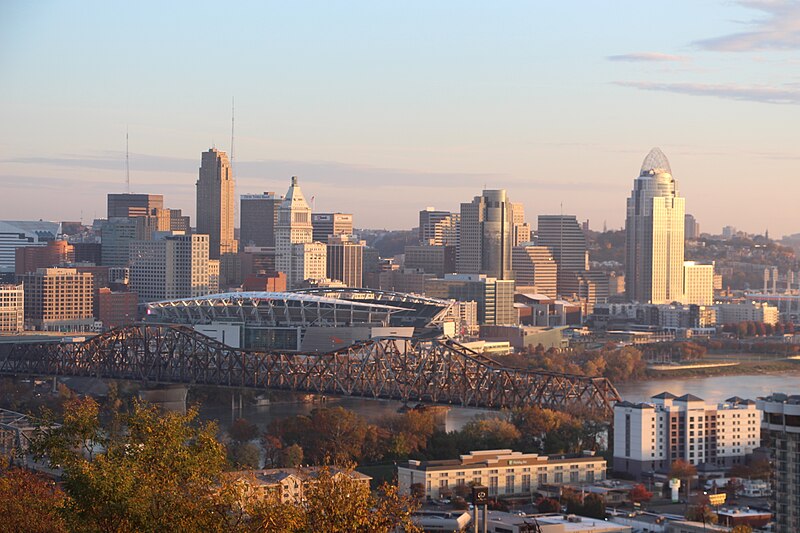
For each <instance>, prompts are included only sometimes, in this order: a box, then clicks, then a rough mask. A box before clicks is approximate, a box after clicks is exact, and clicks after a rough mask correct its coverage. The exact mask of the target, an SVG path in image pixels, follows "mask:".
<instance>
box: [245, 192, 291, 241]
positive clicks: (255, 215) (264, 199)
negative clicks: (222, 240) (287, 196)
mask: <svg viewBox="0 0 800 533" xmlns="http://www.w3.org/2000/svg"><path fill="white" fill-rule="evenodd" d="M240 202H241V208H240V211H239V212H240V213H241V233H240V235H239V241H240V242H241V245H242V247H246V246H259V247H263V246H267V247H274V246H275V225H276V224H277V222H278V208H279V207H280V205H281V202H283V196H278V195H276V194H275V193H274V192H265V193H264V194H243V195H242V196H241V197H240Z"/></svg>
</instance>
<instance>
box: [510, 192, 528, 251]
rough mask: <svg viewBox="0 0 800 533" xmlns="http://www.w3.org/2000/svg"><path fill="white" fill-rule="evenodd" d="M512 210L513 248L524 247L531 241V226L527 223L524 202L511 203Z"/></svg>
mask: <svg viewBox="0 0 800 533" xmlns="http://www.w3.org/2000/svg"><path fill="white" fill-rule="evenodd" d="M509 205H510V208H511V232H512V242H511V246H512V247H513V246H522V245H523V244H524V243H527V242H530V240H531V225H530V224H528V223H527V222H525V205H524V204H523V203H522V202H509Z"/></svg>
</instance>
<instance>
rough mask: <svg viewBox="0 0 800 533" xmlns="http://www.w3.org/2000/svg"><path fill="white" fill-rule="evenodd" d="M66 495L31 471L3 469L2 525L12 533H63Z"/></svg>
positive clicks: (0, 480) (0, 489)
mask: <svg viewBox="0 0 800 533" xmlns="http://www.w3.org/2000/svg"><path fill="white" fill-rule="evenodd" d="M64 505H66V496H65V495H64V492H63V491H62V490H61V489H60V488H58V486H56V484H55V483H54V482H53V481H51V480H49V479H46V478H45V477H43V476H41V475H40V474H36V473H33V472H31V471H29V470H24V469H21V468H10V469H6V470H3V471H2V472H0V524H2V529H3V531H8V532H9V533H51V532H52V533H61V532H64V531H67V525H66V523H65V521H64V519H63V517H62V516H61V514H60V512H61V510H62V509H63V507H64Z"/></svg>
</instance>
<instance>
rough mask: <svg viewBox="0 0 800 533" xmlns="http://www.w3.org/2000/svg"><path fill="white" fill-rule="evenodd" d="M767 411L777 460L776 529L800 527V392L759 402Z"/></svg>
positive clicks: (785, 532) (791, 532)
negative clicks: (799, 393)
mask: <svg viewBox="0 0 800 533" xmlns="http://www.w3.org/2000/svg"><path fill="white" fill-rule="evenodd" d="M756 405H757V406H758V408H759V409H761V410H762V411H763V412H764V421H763V425H762V429H763V431H765V432H766V433H767V436H768V438H769V448H770V452H771V454H772V460H773V464H774V473H775V483H774V485H773V489H774V492H773V504H774V507H773V509H774V511H775V532H776V533H795V532H796V531H800V396H799V395H786V394H779V393H774V394H772V395H771V396H767V397H765V398H759V399H758V401H757V402H756Z"/></svg>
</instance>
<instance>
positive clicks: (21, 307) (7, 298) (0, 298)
mask: <svg viewBox="0 0 800 533" xmlns="http://www.w3.org/2000/svg"><path fill="white" fill-rule="evenodd" d="M23 329H25V290H24V286H23V285H0V333H20V332H21V331H22V330H23Z"/></svg>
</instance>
